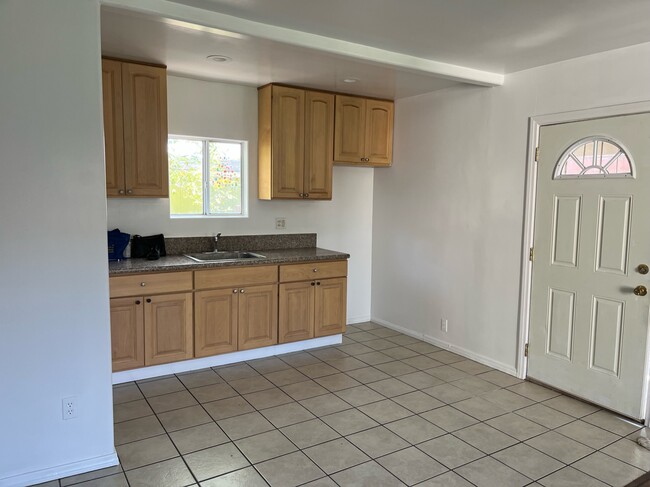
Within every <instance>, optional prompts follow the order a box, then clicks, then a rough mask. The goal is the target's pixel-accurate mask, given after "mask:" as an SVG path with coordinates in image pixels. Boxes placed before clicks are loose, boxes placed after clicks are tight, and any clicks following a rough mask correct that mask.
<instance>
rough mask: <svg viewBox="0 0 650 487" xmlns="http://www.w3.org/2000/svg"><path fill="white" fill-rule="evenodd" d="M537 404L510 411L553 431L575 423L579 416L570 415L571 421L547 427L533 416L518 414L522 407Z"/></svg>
mask: <svg viewBox="0 0 650 487" xmlns="http://www.w3.org/2000/svg"><path fill="white" fill-rule="evenodd" d="M538 404H540V403H535V404H531V405H530V406H525V407H523V408H520V409H517V410H516V411H512V413H513V414H516V415H517V416H519V417H520V418H524V419H527V420H528V421H532V422H533V423H535V424H538V425H539V426H543V427H544V428H547V429H549V430H551V431H555V430H556V429H558V428H561V427H562V426H566V425H568V424H571V423H575V422H576V421H579V418H574V417H573V416H570V417H571V421H569V422H567V423H564V424H561V425H559V426H555V427H553V428H549V427H548V426H546V425H545V424H542V423H540V422H539V421H535V420H534V419H533V418H527V417H526V416H523V415H521V414H519V411H521V410H522V409H526V408H527V407H532V406H536V405H538ZM557 412H560V411H557ZM567 416H568V415H567ZM601 429H602V428H601ZM565 436H566V435H565Z"/></svg>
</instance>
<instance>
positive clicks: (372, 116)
mask: <svg viewBox="0 0 650 487" xmlns="http://www.w3.org/2000/svg"><path fill="white" fill-rule="evenodd" d="M365 137H366V143H365V147H366V157H367V158H368V159H369V160H368V161H367V162H369V163H370V164H374V165H385V166H390V165H391V162H392V159H393V102H390V101H381V100H366V134H365Z"/></svg>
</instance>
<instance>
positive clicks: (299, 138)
mask: <svg viewBox="0 0 650 487" xmlns="http://www.w3.org/2000/svg"><path fill="white" fill-rule="evenodd" d="M258 102H259V110H258V117H259V119H258V138H259V140H258V164H259V169H258V178H259V179H258V196H259V198H260V199H265V200H270V199H306V198H308V199H331V198H332V162H333V161H332V157H333V151H332V137H333V130H334V96H333V95H331V94H328V93H320V92H312V91H309V90H303V89H299V88H290V87H286V86H278V85H266V86H264V87H262V88H260V89H259V93H258Z"/></svg>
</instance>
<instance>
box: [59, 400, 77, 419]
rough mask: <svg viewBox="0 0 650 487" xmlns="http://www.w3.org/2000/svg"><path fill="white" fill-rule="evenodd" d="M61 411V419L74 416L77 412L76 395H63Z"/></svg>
mask: <svg viewBox="0 0 650 487" xmlns="http://www.w3.org/2000/svg"><path fill="white" fill-rule="evenodd" d="M61 412H62V414H63V419H72V418H76V417H77V414H78V413H79V411H78V409H77V397H76V396H70V397H64V398H63V400H62V401H61Z"/></svg>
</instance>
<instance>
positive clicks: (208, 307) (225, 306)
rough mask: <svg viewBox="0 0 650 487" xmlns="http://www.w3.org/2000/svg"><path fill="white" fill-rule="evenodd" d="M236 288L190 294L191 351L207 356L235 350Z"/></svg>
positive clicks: (237, 311)
mask: <svg viewBox="0 0 650 487" xmlns="http://www.w3.org/2000/svg"><path fill="white" fill-rule="evenodd" d="M238 292H239V290H238V289H230V288H228V289H216V290H213V291H199V292H197V293H196V294H195V295H194V355H195V356H196V357H207V356H210V355H216V354H218V353H227V352H234V351H236V350H237V317H238V315H239V309H238V305H239V300H238V299H237V298H238V296H239V294H238Z"/></svg>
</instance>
